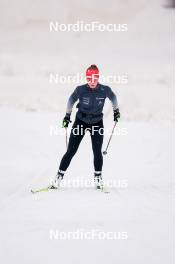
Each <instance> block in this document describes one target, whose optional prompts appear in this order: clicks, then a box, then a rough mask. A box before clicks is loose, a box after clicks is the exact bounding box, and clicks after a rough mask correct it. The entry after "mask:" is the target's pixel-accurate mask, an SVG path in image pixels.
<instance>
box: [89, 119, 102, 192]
mask: <svg viewBox="0 0 175 264" xmlns="http://www.w3.org/2000/svg"><path fill="white" fill-rule="evenodd" d="M103 129H104V127H103V120H101V121H99V122H98V123H96V124H93V125H92V129H91V142H92V149H93V154H94V181H95V184H96V185H97V187H98V185H99V187H100V184H101V182H102V166H103V155H102V144H103V132H104V131H103Z"/></svg>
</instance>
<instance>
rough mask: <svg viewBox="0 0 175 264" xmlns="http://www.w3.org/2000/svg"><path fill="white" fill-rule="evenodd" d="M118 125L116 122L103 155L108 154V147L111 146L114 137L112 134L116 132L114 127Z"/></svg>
mask: <svg viewBox="0 0 175 264" xmlns="http://www.w3.org/2000/svg"><path fill="white" fill-rule="evenodd" d="M116 125H117V122H115V124H114V126H113V129H112V132H111V135H110V137H109V140H108V143H107V146H106V149H105V150H104V151H103V155H106V154H107V150H108V147H109V144H110V142H111V139H112V136H113V133H114V129H115V127H116Z"/></svg>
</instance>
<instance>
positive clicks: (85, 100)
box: [82, 97, 90, 105]
mask: <svg viewBox="0 0 175 264" xmlns="http://www.w3.org/2000/svg"><path fill="white" fill-rule="evenodd" d="M82 101H83V104H85V105H88V104H89V102H90V98H89V97H83V98H82Z"/></svg>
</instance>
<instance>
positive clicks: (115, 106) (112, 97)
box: [107, 87, 120, 122]
mask: <svg viewBox="0 0 175 264" xmlns="http://www.w3.org/2000/svg"><path fill="white" fill-rule="evenodd" d="M107 97H108V98H109V100H110V101H111V103H112V107H113V111H114V121H115V122H118V119H119V118H120V111H119V106H118V101H117V96H116V94H115V93H114V92H113V91H112V89H111V88H110V87H107Z"/></svg>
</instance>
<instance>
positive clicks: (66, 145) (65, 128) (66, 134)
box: [65, 127, 67, 149]
mask: <svg viewBox="0 0 175 264" xmlns="http://www.w3.org/2000/svg"><path fill="white" fill-rule="evenodd" d="M65 129H66V149H67V127H66V128H65Z"/></svg>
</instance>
